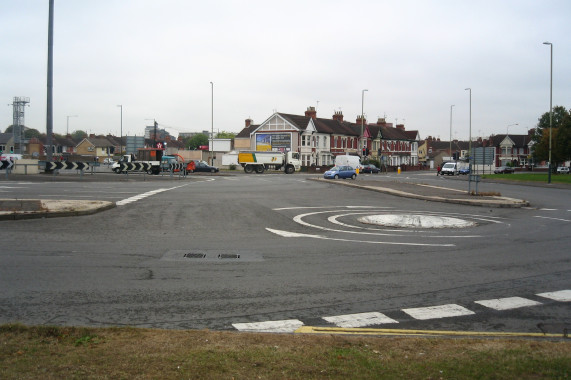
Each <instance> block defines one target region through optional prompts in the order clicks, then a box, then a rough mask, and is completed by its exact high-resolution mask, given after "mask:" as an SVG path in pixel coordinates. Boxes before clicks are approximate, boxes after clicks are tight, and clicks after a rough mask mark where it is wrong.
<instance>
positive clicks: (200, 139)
mask: <svg viewBox="0 0 571 380" xmlns="http://www.w3.org/2000/svg"><path fill="white" fill-rule="evenodd" d="M185 145H186V146H188V149H191V150H195V149H198V147H199V146H201V145H208V136H206V135H205V134H203V133H199V134H197V135H194V136H192V137H191V138H189V139H188V140H186V142H185Z"/></svg>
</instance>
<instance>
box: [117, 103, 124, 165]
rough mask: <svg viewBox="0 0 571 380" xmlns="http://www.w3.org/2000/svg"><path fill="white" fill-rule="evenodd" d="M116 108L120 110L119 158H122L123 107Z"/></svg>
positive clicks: (120, 105)
mask: <svg viewBox="0 0 571 380" xmlns="http://www.w3.org/2000/svg"><path fill="white" fill-rule="evenodd" d="M117 107H119V108H121V132H120V133H121V137H119V156H123V105H122V104H119V105H118V106H117Z"/></svg>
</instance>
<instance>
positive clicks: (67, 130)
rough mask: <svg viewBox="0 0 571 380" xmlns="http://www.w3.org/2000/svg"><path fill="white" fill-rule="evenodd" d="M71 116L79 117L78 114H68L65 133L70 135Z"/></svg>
mask: <svg viewBox="0 0 571 380" xmlns="http://www.w3.org/2000/svg"><path fill="white" fill-rule="evenodd" d="M70 117H77V115H69V116H67V127H66V130H65V135H66V136H67V135H69V118H70Z"/></svg>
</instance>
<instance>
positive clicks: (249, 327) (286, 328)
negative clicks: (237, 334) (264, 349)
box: [232, 319, 303, 333]
mask: <svg viewBox="0 0 571 380" xmlns="http://www.w3.org/2000/svg"><path fill="white" fill-rule="evenodd" d="M232 326H234V328H235V329H236V330H238V331H251V332H274V333H277V332H281V333H291V332H294V331H295V330H297V329H298V328H300V327H301V326H303V322H301V321H299V320H297V319H288V320H283V321H266V322H253V323H232Z"/></svg>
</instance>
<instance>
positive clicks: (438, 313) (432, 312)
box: [402, 304, 476, 321]
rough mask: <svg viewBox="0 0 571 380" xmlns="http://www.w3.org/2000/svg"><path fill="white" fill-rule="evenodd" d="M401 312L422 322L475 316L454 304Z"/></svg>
mask: <svg viewBox="0 0 571 380" xmlns="http://www.w3.org/2000/svg"><path fill="white" fill-rule="evenodd" d="M402 311H404V312H405V313H407V314H408V315H410V316H411V317H413V318H414V319H420V320H422V321H424V320H427V319H437V318H448V317H460V316H464V315H472V314H476V313H474V312H473V311H471V310H468V309H466V308H465V307H462V306H460V305H456V304H448V305H440V306H429V307H416V308H412V309H402Z"/></svg>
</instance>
